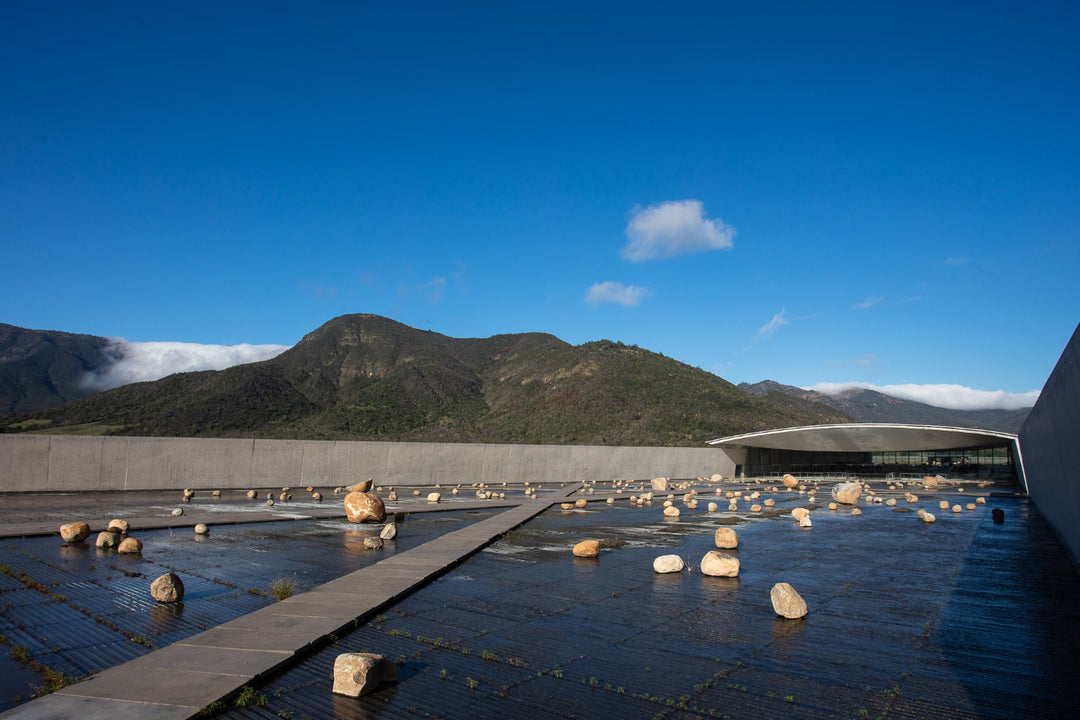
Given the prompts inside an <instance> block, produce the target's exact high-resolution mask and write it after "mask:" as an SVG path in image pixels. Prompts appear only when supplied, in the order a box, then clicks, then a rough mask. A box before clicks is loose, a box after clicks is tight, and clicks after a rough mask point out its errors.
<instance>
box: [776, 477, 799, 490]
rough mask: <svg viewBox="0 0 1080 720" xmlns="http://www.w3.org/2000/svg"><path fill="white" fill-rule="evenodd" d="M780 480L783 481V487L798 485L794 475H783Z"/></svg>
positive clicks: (795, 486)
mask: <svg viewBox="0 0 1080 720" xmlns="http://www.w3.org/2000/svg"><path fill="white" fill-rule="evenodd" d="M780 480H781V482H783V483H784V487H786V488H797V487H799V480H798V478H796V477H795V476H794V475H784V477H782V478H781V479H780Z"/></svg>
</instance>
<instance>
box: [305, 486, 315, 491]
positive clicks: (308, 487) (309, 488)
mask: <svg viewBox="0 0 1080 720" xmlns="http://www.w3.org/2000/svg"><path fill="white" fill-rule="evenodd" d="M306 490H307V491H308V492H315V488H314V487H312V486H311V485H308V486H307V488H306Z"/></svg>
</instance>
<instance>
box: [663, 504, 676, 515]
mask: <svg viewBox="0 0 1080 720" xmlns="http://www.w3.org/2000/svg"><path fill="white" fill-rule="evenodd" d="M664 517H669V518H676V517H679V508H677V507H675V506H674V505H669V506H668V507H666V508H664Z"/></svg>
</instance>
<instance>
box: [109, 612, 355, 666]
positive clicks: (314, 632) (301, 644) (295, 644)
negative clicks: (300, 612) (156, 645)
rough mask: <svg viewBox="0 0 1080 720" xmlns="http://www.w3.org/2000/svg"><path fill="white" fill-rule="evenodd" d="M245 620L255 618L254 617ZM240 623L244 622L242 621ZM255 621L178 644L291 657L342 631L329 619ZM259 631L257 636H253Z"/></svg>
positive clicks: (264, 618) (266, 617)
mask: <svg viewBox="0 0 1080 720" xmlns="http://www.w3.org/2000/svg"><path fill="white" fill-rule="evenodd" d="M253 615H254V613H253ZM244 617H245V618H252V616H251V615H245V616H244ZM240 619H241V620H243V618H240ZM252 621H253V622H252V625H254V627H243V626H238V625H230V626H229V627H226V626H225V625H220V626H218V627H216V628H211V629H210V630H207V631H205V632H201V633H199V634H198V635H193V636H192V637H190V638H188V639H187V640H181V641H179V643H178V644H181V645H195V646H199V647H208V648H228V649H232V650H279V651H282V652H290V653H291V652H296V651H297V650H301V649H303V648H305V647H307V646H308V645H310V644H311V643H313V642H315V641H316V640H318V639H319V638H321V637H322V636H323V635H325V634H327V633H328V632H331V631H333V630H334V629H336V628H338V627H340V623H337V622H335V621H334V620H331V619H329V618H290V617H288V616H283V615H278V616H273V615H260V616H259V617H258V618H252ZM233 622H238V621H233ZM282 626H284V629H283V627H282ZM256 630H257V631H258V632H253V631H256ZM121 667H122V666H121Z"/></svg>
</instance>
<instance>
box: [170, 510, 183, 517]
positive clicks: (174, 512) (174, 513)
mask: <svg viewBox="0 0 1080 720" xmlns="http://www.w3.org/2000/svg"><path fill="white" fill-rule="evenodd" d="M183 514H184V508H173V509H172V516H173V517H180V516H181V515H183Z"/></svg>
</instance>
